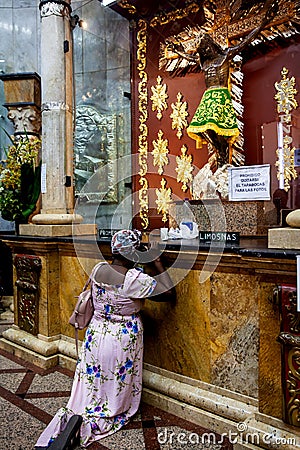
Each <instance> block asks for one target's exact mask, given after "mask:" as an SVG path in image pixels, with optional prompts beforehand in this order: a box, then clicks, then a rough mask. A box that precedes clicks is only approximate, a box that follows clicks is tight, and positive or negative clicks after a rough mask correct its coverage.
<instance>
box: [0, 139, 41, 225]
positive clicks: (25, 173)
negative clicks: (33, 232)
mask: <svg viewBox="0 0 300 450" xmlns="http://www.w3.org/2000/svg"><path fill="white" fill-rule="evenodd" d="M10 139H11V142H12V144H11V145H10V146H9V147H8V149H7V150H6V151H5V154H6V160H3V161H1V164H0V211H1V215H2V218H3V219H5V220H11V221H12V220H14V221H16V222H20V223H26V222H28V217H29V216H30V215H31V214H32V213H33V211H34V210H35V207H36V202H37V200H38V198H39V195H40V191H41V184H40V178H41V177H40V174H41V162H39V163H38V158H39V151H40V148H41V141H40V139H38V138H29V137H28V136H27V135H25V136H21V137H18V138H17V139H16V138H12V137H10Z"/></svg>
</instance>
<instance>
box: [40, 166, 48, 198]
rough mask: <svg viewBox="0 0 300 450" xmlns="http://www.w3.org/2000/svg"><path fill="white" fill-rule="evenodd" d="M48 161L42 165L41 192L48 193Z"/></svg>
mask: <svg viewBox="0 0 300 450" xmlns="http://www.w3.org/2000/svg"><path fill="white" fill-rule="evenodd" d="M46 181H47V180H46V163H42V167H41V193H42V194H46V192H47V184H46Z"/></svg>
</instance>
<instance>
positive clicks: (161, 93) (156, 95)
mask: <svg viewBox="0 0 300 450" xmlns="http://www.w3.org/2000/svg"><path fill="white" fill-rule="evenodd" d="M156 81H157V84H156V86H152V87H151V91H152V96H151V97H150V99H151V100H152V111H157V113H156V117H157V118H158V120H160V119H161V118H162V113H163V111H164V110H165V109H167V107H168V104H167V102H166V100H167V98H168V94H167V85H166V84H162V78H161V77H160V76H158V77H157V79H156Z"/></svg>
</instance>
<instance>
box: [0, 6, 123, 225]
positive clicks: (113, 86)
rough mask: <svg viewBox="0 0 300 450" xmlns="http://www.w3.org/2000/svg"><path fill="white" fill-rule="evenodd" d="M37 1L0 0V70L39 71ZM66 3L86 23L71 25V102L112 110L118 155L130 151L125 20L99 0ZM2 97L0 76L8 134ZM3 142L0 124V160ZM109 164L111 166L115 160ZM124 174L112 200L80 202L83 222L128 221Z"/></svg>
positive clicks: (0, 110)
mask: <svg viewBox="0 0 300 450" xmlns="http://www.w3.org/2000/svg"><path fill="white" fill-rule="evenodd" d="M38 5H39V2H38V1H37V0H1V2H0V42H1V48H0V73H3V74H8V73H20V72H36V73H38V74H41V47H40V22H41V18H40V10H39V7H38ZM71 7H72V11H73V12H72V14H73V15H74V14H77V15H78V16H79V17H80V19H83V20H84V21H85V22H86V24H87V28H86V29H83V28H80V27H79V26H76V27H75V29H74V30H73V39H74V71H75V73H74V87H75V103H76V105H77V106H78V105H81V106H82V105H85V106H89V107H91V108H94V109H96V110H97V111H98V112H99V113H100V114H104V115H105V114H107V115H111V114H115V115H117V116H118V118H119V120H118V129H117V140H118V151H119V154H118V157H120V156H123V155H130V154H131V123H130V120H131V119H130V109H131V103H130V49H129V23H128V21H127V20H126V19H124V18H122V17H121V16H120V15H119V14H117V13H115V12H114V11H112V10H111V9H110V8H103V7H102V5H101V3H100V2H99V1H93V2H82V1H81V0H72V1H71ZM124 93H126V95H124ZM5 101H6V99H5V96H4V90H3V83H2V82H1V81H0V126H1V127H3V128H4V129H5V130H7V131H8V132H9V133H10V134H13V133H14V128H13V126H12V124H11V122H10V121H9V120H8V119H7V110H6V108H4V107H3V104H4V103H5ZM89 131H90V130H89ZM86 141H87V142H91V141H93V136H92V134H90V135H88V136H87V139H86ZM92 143H93V142H92ZM8 145H9V140H8V138H7V136H6V134H5V133H4V132H3V130H2V128H0V159H2V158H3V157H4V151H3V148H5V147H7V146H8ZM99 152H100V147H99ZM116 159H117V158H116ZM114 161H115V158H114ZM114 164H115V166H116V162H114ZM130 176H131V173H129V179H128V180H127V179H125V180H122V182H121V183H119V185H118V193H119V198H118V201H117V202H115V203H110V204H108V203H107V202H104V203H103V204H102V205H100V206H101V207H100V208H98V209H97V210H96V212H95V208H94V205H92V204H91V205H90V204H89V202H86V203H85V210H84V211H83V212H82V215H83V217H84V218H85V222H87V223H93V222H91V221H96V222H97V223H98V225H99V227H101V228H110V227H111V220H112V219H113V218H114V221H115V223H114V227H115V228H122V225H123V223H124V222H125V221H127V222H130V219H131V201H130V199H127V197H128V195H129V194H130V193H131V188H130V185H125V182H126V181H129V182H130ZM121 202H122V203H121ZM118 203H121V204H122V208H118V211H117V212H116V208H117V205H118ZM0 227H1V224H0Z"/></svg>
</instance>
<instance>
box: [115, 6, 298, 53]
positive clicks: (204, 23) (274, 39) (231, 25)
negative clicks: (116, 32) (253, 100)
mask: <svg viewBox="0 0 300 450" xmlns="http://www.w3.org/2000/svg"><path fill="white" fill-rule="evenodd" d="M265 3H266V2H265V1H258V0H219V1H217V0H216V1H211V0H151V1H149V0H128V1H127V0H119V1H117V2H115V3H114V4H113V5H112V6H111V8H112V9H114V10H115V11H116V12H118V13H119V14H121V15H122V16H124V17H126V18H127V19H128V20H130V21H133V22H134V21H138V20H140V19H143V20H145V21H146V22H148V24H149V25H150V26H152V27H155V26H156V25H164V24H167V23H170V22H171V21H174V20H177V21H178V20H180V19H181V18H184V17H187V16H190V15H197V23H195V26H200V27H203V28H204V29H206V30H210V31H211V30H213V31H214V32H215V33H216V32H218V31H219V32H220V34H221V33H223V35H224V31H223V30H224V29H226V34H227V36H226V37H227V38H228V40H229V41H230V44H232V45H233V44H236V43H238V41H239V39H241V38H242V37H243V36H244V35H245V34H246V33H248V32H249V28H251V27H252V28H253V23H255V20H256V19H257V17H258V16H259V15H260V13H261V11H262V9H263V7H264V5H265ZM273 5H274V6H273V7H274V8H275V9H276V14H275V17H274V19H273V20H272V21H271V22H270V24H269V26H268V27H266V28H265V29H264V31H263V32H262V33H261V34H260V36H259V39H256V40H255V42H254V43H253V44H252V45H251V46H248V48H247V51H246V52H245V54H244V55H243V56H244V58H245V59H248V58H251V57H253V56H256V55H257V54H261V53H265V52H266V51H269V50H270V49H273V48H276V47H284V46H288V45H290V44H291V43H294V42H297V43H298V42H300V0H292V1H289V0H274V1H273Z"/></svg>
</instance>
